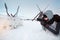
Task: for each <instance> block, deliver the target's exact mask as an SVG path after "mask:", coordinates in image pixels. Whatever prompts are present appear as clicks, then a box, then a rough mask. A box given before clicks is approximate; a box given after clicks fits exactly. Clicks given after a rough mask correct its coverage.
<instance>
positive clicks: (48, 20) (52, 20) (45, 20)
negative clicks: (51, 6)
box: [37, 10, 60, 35]
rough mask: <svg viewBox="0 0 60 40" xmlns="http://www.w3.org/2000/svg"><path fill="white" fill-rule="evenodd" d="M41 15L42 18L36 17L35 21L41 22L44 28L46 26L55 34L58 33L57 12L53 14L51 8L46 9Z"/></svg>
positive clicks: (58, 21)
mask: <svg viewBox="0 0 60 40" xmlns="http://www.w3.org/2000/svg"><path fill="white" fill-rule="evenodd" d="M42 16H43V17H42V18H41V17H38V18H37V21H39V22H41V25H43V26H44V28H47V29H48V30H49V31H51V32H52V33H54V34H55V35H58V34H59V29H60V16H59V15H57V14H55V15H53V12H52V11H51V10H47V11H46V12H45V13H44V14H43V15H42Z"/></svg>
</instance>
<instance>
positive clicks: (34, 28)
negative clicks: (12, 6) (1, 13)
mask: <svg viewBox="0 0 60 40" xmlns="http://www.w3.org/2000/svg"><path fill="white" fill-rule="evenodd" d="M2 19H3V20H2ZM10 21H11V20H7V19H6V18H5V19H4V18H0V40H60V35H58V36H56V35H53V34H52V33H51V32H49V31H48V30H47V31H44V30H43V29H42V26H41V25H40V23H39V22H37V21H23V25H22V26H19V27H17V28H16V29H11V27H9V25H10ZM20 21H21V20H20ZM20 21H17V22H20ZM13 24H14V23H13Z"/></svg>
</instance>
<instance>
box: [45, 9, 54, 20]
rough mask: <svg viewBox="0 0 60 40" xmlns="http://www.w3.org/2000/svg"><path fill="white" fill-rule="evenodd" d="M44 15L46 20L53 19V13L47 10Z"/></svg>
mask: <svg viewBox="0 0 60 40" xmlns="http://www.w3.org/2000/svg"><path fill="white" fill-rule="evenodd" d="M44 15H46V16H47V17H48V19H49V20H50V19H52V18H53V12H52V11H51V10H47V11H46V12H45V13H44Z"/></svg>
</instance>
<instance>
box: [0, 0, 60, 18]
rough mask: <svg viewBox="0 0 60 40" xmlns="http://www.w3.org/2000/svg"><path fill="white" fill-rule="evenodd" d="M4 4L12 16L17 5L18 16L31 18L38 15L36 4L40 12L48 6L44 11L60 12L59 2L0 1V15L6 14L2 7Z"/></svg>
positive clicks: (37, 0)
mask: <svg viewBox="0 0 60 40" xmlns="http://www.w3.org/2000/svg"><path fill="white" fill-rule="evenodd" d="M5 2H6V4H7V6H8V10H9V13H12V14H14V13H15V12H16V9H17V7H18V5H19V6H20V9H19V14H18V15H21V16H25V17H31V18H32V17H34V16H35V15H36V14H38V13H39V10H38V8H37V7H36V4H38V5H39V7H40V9H41V10H44V9H45V8H46V7H47V6H48V7H47V9H46V10H52V11H54V12H56V11H58V12H59V11H60V0H0V14H6V12H5V7H4V3H5ZM44 11H45V10H44ZM31 15H32V16H31Z"/></svg>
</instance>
